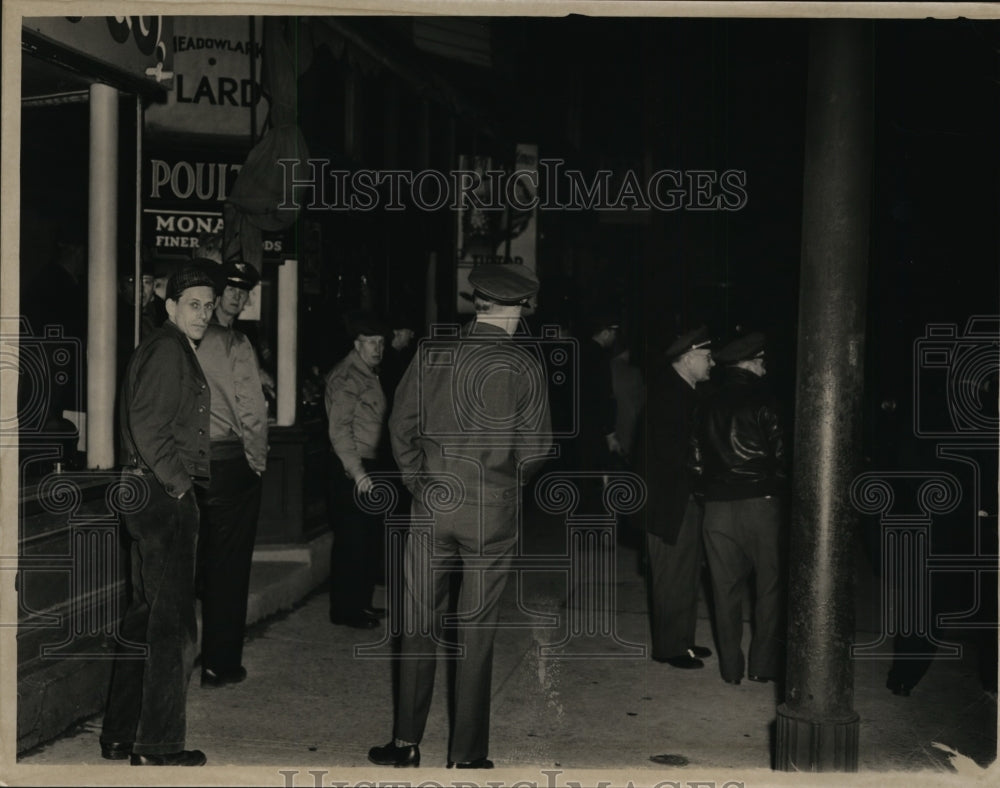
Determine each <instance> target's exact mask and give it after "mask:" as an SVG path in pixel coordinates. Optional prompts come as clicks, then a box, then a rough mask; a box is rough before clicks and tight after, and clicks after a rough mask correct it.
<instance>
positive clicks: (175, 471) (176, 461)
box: [120, 320, 211, 497]
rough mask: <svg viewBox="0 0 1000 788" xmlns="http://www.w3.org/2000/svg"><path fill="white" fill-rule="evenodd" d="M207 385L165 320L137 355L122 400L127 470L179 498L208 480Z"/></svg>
mask: <svg viewBox="0 0 1000 788" xmlns="http://www.w3.org/2000/svg"><path fill="white" fill-rule="evenodd" d="M210 400H211V396H210V394H209V389H208V383H207V382H206V380H205V375H204V374H203V373H202V371H201V366H200V365H199V363H198V357H197V356H196V355H195V352H194V348H192V347H191V343H190V342H188V338H187V337H186V336H185V335H184V333H183V332H182V331H181V330H180V329H179V328H177V326H176V325H175V324H174V323H172V322H170V321H169V320H168V321H167V322H166V323H164V324H163V325H162V326H160V328H158V329H156V330H155V331H153V333H151V334H150V335H149V336H148V337H146V339H144V340H143V341H142V343H141V344H140V345H139V347H137V348H136V349H135V352H134V353H133V354H132V358H131V359H129V362H128V367H127V368H126V371H125V381H124V383H123V385H122V394H121V413H120V416H121V419H120V423H121V445H122V457H123V462H124V465H125V467H126V468H138V469H140V470H142V471H145V472H151V473H152V474H153V476H154V477H155V478H156V481H157V482H159V483H160V485H161V486H162V487H163V489H164V490H165V491H166V492H167V494H168V495H173V496H175V497H179V496H180V495H181V494H182V493H184V492H186V491H187V490H189V489H190V488H191V486H192V483H193V482H194V481H199V482H201V483H204V482H207V480H208V477H209V460H210V459H211V457H210V454H211V449H210V444H209V419H210V416H211V412H210V410H211V409H210Z"/></svg>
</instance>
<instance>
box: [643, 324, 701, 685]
mask: <svg viewBox="0 0 1000 788" xmlns="http://www.w3.org/2000/svg"><path fill="white" fill-rule="evenodd" d="M710 345H711V338H710V337H709V334H708V329H707V328H705V327H704V326H701V327H699V328H695V329H691V330H688V331H685V332H684V333H682V334H680V335H679V336H677V337H675V338H674V339H673V340H672V341H671V342H670V344H669V345H668V346H667V348H666V349H665V351H664V352H663V354H662V356H661V358H660V363H658V364H656V365H655V366H653V368H652V370H651V375H650V381H649V391H648V396H647V406H646V457H645V464H646V483H647V487H648V490H649V502H648V505H647V507H646V531H647V533H646V547H647V551H648V557H649V579H650V586H651V608H650V614H651V619H652V621H651V629H652V641H653V653H652V657H653V659H654V660H656V661H657V662H665V663H667V664H668V665H671V666H673V667H675V668H682V669H688V670H690V669H697V668H701V667H704V664H705V663H704V662H702V660H703V659H704V658H706V657H709V656H711V654H712V652H711V651H710V650H709V649H708V648H706V647H704V646H699V645H696V644H695V626H696V624H697V621H698V592H699V586H700V578H701V558H702V540H701V521H702V508H701V504H700V503H699V502H698V501H697V500H696V498H695V496H694V478H693V474H692V471H691V469H690V468H689V466H688V460H689V451H690V445H691V436H692V433H693V432H694V426H695V411H696V408H697V406H698V403H699V400H700V393H701V392H700V391H699V390H698V389H697V386H698V384H699V383H703V382H705V381H707V380H708V378H709V372H710V370H711V369H712V367H713V366H714V363H715V362H714V361H713V360H712V350H711V347H710Z"/></svg>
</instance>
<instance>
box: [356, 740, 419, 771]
mask: <svg viewBox="0 0 1000 788" xmlns="http://www.w3.org/2000/svg"><path fill="white" fill-rule="evenodd" d="M368 760H369V761H371V762H372V763H377V764H378V765H379V766H396V767H403V766H419V765H420V747H419V746H417V745H416V744H411V745H409V746H408V747H397V746H396V743H395V742H389V743H388V744H384V745H382V746H381V747H372V748H371V749H370V750H369V751H368Z"/></svg>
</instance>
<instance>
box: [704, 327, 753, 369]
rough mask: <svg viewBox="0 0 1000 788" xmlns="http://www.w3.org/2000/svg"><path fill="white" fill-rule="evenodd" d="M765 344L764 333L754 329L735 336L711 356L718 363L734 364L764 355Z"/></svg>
mask: <svg viewBox="0 0 1000 788" xmlns="http://www.w3.org/2000/svg"><path fill="white" fill-rule="evenodd" d="M765 344H766V343H765V338H764V335H763V334H762V333H761V332H759V331H754V332H753V333H750V334H745V335H744V336H741V337H737V338H736V339H734V340H733V341H732V342H730V343H729V344H728V345H726V346H725V347H724V348H722V350H720V351H719V352H718V353H715V354H714V356H713V357H714V358H715V360H716V361H718V362H719V363H720V364H735V363H737V362H739V361H747V360H748V359H751V358H756V357H757V356H762V355H764V346H765Z"/></svg>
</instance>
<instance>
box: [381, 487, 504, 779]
mask: <svg viewBox="0 0 1000 788" xmlns="http://www.w3.org/2000/svg"><path fill="white" fill-rule="evenodd" d="M412 511H413V517H414V520H413V522H412V525H411V530H410V532H409V534H408V535H407V540H406V548H405V555H404V562H403V575H404V580H405V590H404V621H403V624H404V631H403V636H402V638H401V644H400V665H399V702H398V704H397V707H396V725H395V731H394V733H393V736H394V737H395V738H397V739H401V740H403V741H407V742H413V743H419V742H420V740H421V739H422V738H423V735H424V726H425V725H426V722H427V713H428V711H429V709H430V705H431V696H432V694H433V691H434V670H435V666H436V664H437V656H436V654H435V650H436V646H437V644H438V643H441V642H442V637H443V628H444V616H445V614H446V613H447V611H448V606H449V604H448V603H449V590H450V585H451V572H449V571H444V570H440V569H439V570H437V571H433V572H432V571H431V569H430V566H431V559H432V557H433V558H434V560H435V561H441V562H445V563H450V564H452V565H459V566H461V567H462V569H461V585H460V587H459V592H458V601H457V607H456V612H455V615H456V619H455V621H456V624H455V635H456V643H457V646H458V648H459V649H460V655H459V656H457V658H456V664H455V687H454V694H453V698H454V713H453V716H452V721H451V722H452V735H451V740H450V744H449V754H448V760H449V761H455V762H457V763H464V762H467V761H473V760H476V759H478V758H483V757H485V756H486V755H488V754H489V735H490V696H491V694H492V693H491V685H492V676H493V641H494V637H495V635H496V624H497V616H498V613H499V603H500V595H501V594H502V593H503V590H504V587H505V586H506V584H507V577H508V574H509V570H510V563H511V557H512V555H513V552H514V546H515V544H516V542H517V508H516V507H515V506H503V507H490V506H483V507H480V506H479V505H477V504H468V505H463V506H460V507H458V509H456V510H455V511H453V512H451V513H448V514H440V513H439V514H436V515H435V517H436V520H435V522H434V525H433V527H432V528H431V529H430V530H428V528H426V527H421V526H420V522H419V518H421V517H423V518H426V517H427V510H426V509H425V508H424V507H423V505H422V504H421V503H420V502H419V501H414V503H413V510H412ZM425 522H426V520H425ZM470 559H474V560H475V566H467V565H465V564H464V562H466V561H469V560H470Z"/></svg>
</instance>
